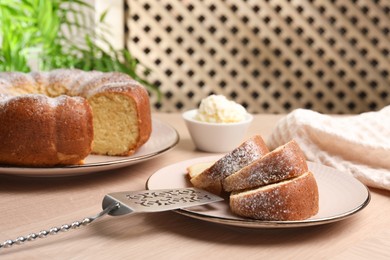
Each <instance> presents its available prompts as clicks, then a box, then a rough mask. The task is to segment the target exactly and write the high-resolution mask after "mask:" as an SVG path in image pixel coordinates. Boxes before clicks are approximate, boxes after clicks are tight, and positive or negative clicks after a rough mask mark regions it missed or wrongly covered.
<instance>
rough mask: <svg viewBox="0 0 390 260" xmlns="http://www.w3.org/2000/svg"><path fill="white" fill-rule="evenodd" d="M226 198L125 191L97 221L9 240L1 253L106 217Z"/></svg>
mask: <svg viewBox="0 0 390 260" xmlns="http://www.w3.org/2000/svg"><path fill="white" fill-rule="evenodd" d="M222 200H223V198H221V197H219V196H216V195H214V194H212V193H209V192H207V191H204V190H200V189H196V188H175V189H160V190H141V191H125V192H115V193H110V194H107V195H106V196H105V197H104V198H103V201H102V206H103V211H102V212H100V213H99V214H97V215H96V216H94V217H89V218H85V219H83V220H82V221H75V222H73V223H72V224H70V225H68V224H65V225H62V226H61V227H59V228H58V227H53V228H51V229H49V230H43V231H41V232H39V233H32V234H29V235H27V236H25V237H18V238H16V239H15V240H11V239H10V240H6V241H4V242H3V243H1V244H0V249H2V248H9V247H11V246H13V245H14V244H16V245H21V244H23V243H24V242H26V241H33V240H35V239H37V238H44V237H46V236H47V235H55V234H57V233H58V232H65V231H68V230H69V229H76V228H78V227H80V226H86V225H88V224H91V223H92V222H93V221H95V220H96V219H98V218H101V217H103V216H104V215H106V214H109V215H111V216H120V215H125V214H132V213H136V212H138V213H140V212H160V211H166V210H174V209H179V208H185V207H191V206H198V205H203V204H208V203H212V202H217V201H222Z"/></svg>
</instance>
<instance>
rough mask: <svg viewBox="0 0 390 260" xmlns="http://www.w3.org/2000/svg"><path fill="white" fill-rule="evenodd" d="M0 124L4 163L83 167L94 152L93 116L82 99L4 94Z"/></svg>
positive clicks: (0, 102)
mask: <svg viewBox="0 0 390 260" xmlns="http://www.w3.org/2000/svg"><path fill="white" fill-rule="evenodd" d="M74 111H78V113H76V114H75V112H74ZM0 122H2V124H1V126H0V140H1V142H2V145H1V146H0V163H1V164H12V165H24V166H42V167H45V166H53V165H63V164H80V163H82V161H83V159H84V158H85V157H86V156H87V155H88V154H89V153H90V151H91V143H92V136H93V128H92V114H91V109H90V107H89V105H88V104H87V102H86V100H85V99H83V98H78V97H67V96H60V97H57V98H49V97H47V96H44V95H31V94H28V95H22V96H18V97H11V96H7V95H1V96H0Z"/></svg>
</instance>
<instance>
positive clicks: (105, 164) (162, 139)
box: [0, 119, 179, 177]
mask: <svg viewBox="0 0 390 260" xmlns="http://www.w3.org/2000/svg"><path fill="white" fill-rule="evenodd" d="M178 142H179V134H178V133H177V131H176V129H174V128H173V127H172V126H170V125H168V124H166V123H164V122H162V121H160V120H157V119H152V134H151V136H150V138H149V140H148V141H147V142H146V143H145V144H144V145H143V146H142V147H141V148H140V149H139V150H138V151H137V152H136V153H134V154H133V155H131V156H103V155H89V156H87V157H86V158H85V160H84V164H82V165H70V166H62V167H61V166H59V167H50V168H29V167H12V166H4V165H2V166H0V174H12V175H19V176H31V177H59V176H74V175H79V174H86V173H92V172H97V171H105V170H112V169H116V168H121V167H125V166H129V165H132V164H136V163H139V162H143V161H146V160H149V159H152V158H155V157H156V156H158V155H161V154H163V153H164V152H166V151H168V150H170V149H172V148H173V147H174V146H175V145H176V144H177V143H178Z"/></svg>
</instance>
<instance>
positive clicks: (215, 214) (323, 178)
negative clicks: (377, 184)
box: [146, 156, 370, 228]
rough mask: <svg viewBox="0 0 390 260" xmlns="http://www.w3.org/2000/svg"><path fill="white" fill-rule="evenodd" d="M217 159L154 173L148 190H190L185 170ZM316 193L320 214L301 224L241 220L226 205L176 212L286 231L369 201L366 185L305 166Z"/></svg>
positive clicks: (342, 213)
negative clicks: (314, 182) (317, 193)
mask: <svg viewBox="0 0 390 260" xmlns="http://www.w3.org/2000/svg"><path fill="white" fill-rule="evenodd" d="M219 158H220V157H216V156H211V157H201V158H196V159H191V160H187V161H183V162H179V163H176V164H173V165H170V166H167V167H165V168H162V169H160V170H159V171H157V172H156V173H154V174H153V175H152V176H151V177H150V178H149V180H148V182H147V184H146V187H147V188H148V189H169V188H183V187H191V184H190V183H189V181H188V179H187V176H186V168H187V167H188V166H190V165H193V164H196V163H200V162H213V161H216V160H217V159H219ZM308 166H309V169H310V170H311V171H312V172H313V174H314V176H315V178H316V181H317V185H318V190H319V212H318V214H317V215H315V216H313V217H311V218H309V219H306V220H301V221H261V220H253V219H245V218H240V217H238V216H235V215H233V214H232V213H231V212H230V210H229V205H228V202H227V201H222V202H216V203H213V204H209V205H203V206H197V207H191V208H186V209H180V210H176V212H178V213H180V214H183V215H186V216H189V217H192V218H196V219H201V220H205V221H209V222H214V223H219V224H226V225H232V226H239V227H249V228H288V227H304V226H314V225H320V224H325V223H331V222H334V221H339V220H342V219H345V218H347V217H350V216H352V215H353V214H355V213H356V212H358V211H360V210H361V209H363V208H364V207H365V206H367V205H368V203H369V201H370V193H369V190H368V189H367V187H366V186H365V185H363V184H362V183H360V182H359V181H358V180H356V179H355V178H353V177H352V176H350V175H347V174H345V173H343V172H340V171H338V170H336V169H333V168H330V167H327V166H324V165H321V164H316V163H312V162H308Z"/></svg>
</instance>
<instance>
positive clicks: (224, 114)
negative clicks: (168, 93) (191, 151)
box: [183, 95, 253, 153]
mask: <svg viewBox="0 0 390 260" xmlns="http://www.w3.org/2000/svg"><path fill="white" fill-rule="evenodd" d="M183 119H184V121H185V123H186V126H187V129H188V131H189V133H190V136H191V139H192V141H193V143H194V144H195V146H196V147H197V148H198V149H199V150H202V151H206V152H213V153H225V152H229V151H231V150H233V149H234V148H236V147H237V146H239V145H240V144H241V142H243V140H244V139H245V134H246V132H247V130H248V128H249V126H250V123H251V122H252V120H253V116H252V115H251V114H249V113H248V112H247V111H246V109H245V108H244V107H243V106H241V105H240V104H238V103H236V102H234V101H231V100H228V99H227V98H226V97H225V96H222V95H211V96H208V97H206V98H204V99H203V100H202V101H201V103H200V105H199V108H198V109H193V110H189V111H186V112H184V113H183Z"/></svg>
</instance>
